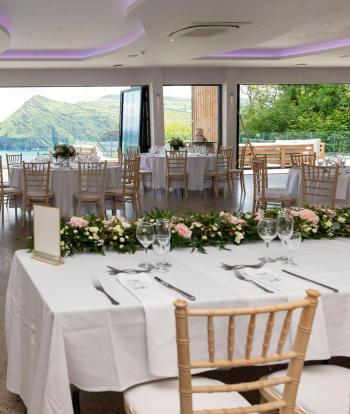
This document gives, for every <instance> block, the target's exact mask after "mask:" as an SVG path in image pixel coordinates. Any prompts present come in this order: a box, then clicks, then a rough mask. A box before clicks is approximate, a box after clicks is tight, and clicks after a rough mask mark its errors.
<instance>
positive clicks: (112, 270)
mask: <svg viewBox="0 0 350 414" xmlns="http://www.w3.org/2000/svg"><path fill="white" fill-rule="evenodd" d="M107 267H108V269H110V270H109V274H110V275H118V274H119V273H127V274H138V273H149V272H150V271H152V270H153V269H154V268H155V266H153V265H151V266H149V267H148V268H147V269H117V268H116V267H113V266H107Z"/></svg>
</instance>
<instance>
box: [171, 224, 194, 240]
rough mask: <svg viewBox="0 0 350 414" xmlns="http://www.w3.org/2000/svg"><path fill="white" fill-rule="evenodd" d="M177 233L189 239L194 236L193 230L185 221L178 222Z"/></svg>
mask: <svg viewBox="0 0 350 414" xmlns="http://www.w3.org/2000/svg"><path fill="white" fill-rule="evenodd" d="M175 230H176V231H177V234H178V235H179V236H181V237H183V238H184V239H189V238H190V237H191V236H192V231H191V230H190V229H189V228H188V227H187V226H186V225H185V224H183V223H178V224H176V226H175Z"/></svg>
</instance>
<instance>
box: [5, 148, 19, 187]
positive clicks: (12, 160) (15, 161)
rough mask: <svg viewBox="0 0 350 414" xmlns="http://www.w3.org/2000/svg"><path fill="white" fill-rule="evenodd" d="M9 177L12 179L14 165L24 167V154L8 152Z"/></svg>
mask: <svg viewBox="0 0 350 414" xmlns="http://www.w3.org/2000/svg"><path fill="white" fill-rule="evenodd" d="M6 164H7V177H8V181H10V179H11V174H12V169H13V167H22V154H6Z"/></svg>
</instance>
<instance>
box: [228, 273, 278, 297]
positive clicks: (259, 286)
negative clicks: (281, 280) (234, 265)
mask: <svg viewBox="0 0 350 414" xmlns="http://www.w3.org/2000/svg"><path fill="white" fill-rule="evenodd" d="M234 272H235V275H236V277H237V279H239V280H244V281H245V282H249V283H252V284H253V285H255V286H257V287H258V288H260V289H262V290H263V291H264V292H266V293H274V291H273V290H270V289H267V288H266V287H265V286H262V285H260V284H259V283H257V282H255V281H254V280H252V279H248V278H247V277H245V276H244V275H243V274H242V272H240V271H239V270H235V271H234Z"/></svg>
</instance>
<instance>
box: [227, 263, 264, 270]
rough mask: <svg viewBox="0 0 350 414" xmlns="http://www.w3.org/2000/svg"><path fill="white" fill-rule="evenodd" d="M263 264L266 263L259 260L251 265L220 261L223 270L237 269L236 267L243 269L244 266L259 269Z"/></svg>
mask: <svg viewBox="0 0 350 414" xmlns="http://www.w3.org/2000/svg"><path fill="white" fill-rule="evenodd" d="M264 264H266V263H265V262H261V263H258V264H253V265H243V264H242V265H228V264H226V263H221V266H222V267H223V268H224V269H225V270H238V269H244V268H245V267H249V268H250V269H260V267H262V266H264Z"/></svg>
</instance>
